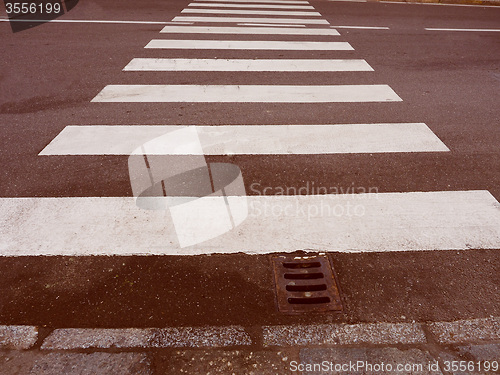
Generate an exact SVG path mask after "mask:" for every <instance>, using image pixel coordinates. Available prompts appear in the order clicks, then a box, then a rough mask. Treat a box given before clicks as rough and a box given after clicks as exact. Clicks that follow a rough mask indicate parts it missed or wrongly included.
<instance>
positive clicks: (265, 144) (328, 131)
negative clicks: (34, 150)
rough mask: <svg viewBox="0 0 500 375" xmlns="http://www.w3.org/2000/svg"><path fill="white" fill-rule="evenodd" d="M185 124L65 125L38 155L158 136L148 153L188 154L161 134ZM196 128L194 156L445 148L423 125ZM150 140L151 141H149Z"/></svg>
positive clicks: (125, 151)
mask: <svg viewBox="0 0 500 375" xmlns="http://www.w3.org/2000/svg"><path fill="white" fill-rule="evenodd" d="M183 128H185V127H184V126H177V125H86V126H84V125H81V126H66V127H65V128H64V129H63V130H62V131H61V133H59V135H58V136H57V137H56V138H54V139H53V140H52V141H51V142H50V143H49V145H47V147H45V148H44V149H43V150H42V151H41V152H40V154H39V155H131V154H132V153H133V152H134V150H136V149H137V148H139V147H141V145H143V144H144V143H146V142H149V141H151V140H154V139H155V138H158V137H162V138H158V139H160V141H158V142H157V143H155V144H154V148H152V147H153V146H151V147H148V154H156V155H174V154H175V155H186V154H188V155H192V152H193V151H192V150H190V149H176V150H173V149H172V148H168V149H167V147H168V145H166V144H165V145H164V143H165V142H163V139H164V138H163V136H167V137H168V133H171V132H175V131H176V130H180V129H183ZM195 128H196V130H197V135H198V137H199V140H200V143H201V146H202V148H203V150H199V151H198V150H197V151H196V152H197V155H257V154H311V155H313V154H340V153H382V152H446V151H449V149H448V148H447V147H446V146H445V145H444V143H443V142H441V140H440V139H439V138H438V137H437V136H436V135H435V134H434V133H433V132H432V130H430V129H429V128H428V127H427V125H426V124H423V123H402V124H340V125H217V126H195ZM172 134H178V133H172ZM162 142H163V143H162ZM187 142H188V140H186V143H187ZM153 143H154V141H153V142H150V144H151V145H153ZM201 151H203V152H202V153H200V152H201Z"/></svg>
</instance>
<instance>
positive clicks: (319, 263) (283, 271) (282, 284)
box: [272, 255, 342, 314]
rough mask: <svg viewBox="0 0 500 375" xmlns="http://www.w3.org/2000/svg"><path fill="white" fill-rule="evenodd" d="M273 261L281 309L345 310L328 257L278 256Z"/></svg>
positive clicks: (289, 311) (292, 310)
mask: <svg viewBox="0 0 500 375" xmlns="http://www.w3.org/2000/svg"><path fill="white" fill-rule="evenodd" d="M272 261H273V266H274V267H273V268H274V280H275V283H276V295H277V299H278V309H279V311H281V312H283V313H289V314H294V313H302V312H324V311H342V301H341V299H340V293H339V288H338V287H337V282H336V280H335V276H334V274H333V270H332V267H331V265H330V262H329V260H328V257H327V256H325V255H311V256H294V255H278V256H274V257H272Z"/></svg>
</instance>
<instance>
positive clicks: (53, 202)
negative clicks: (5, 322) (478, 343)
mask: <svg viewBox="0 0 500 375" xmlns="http://www.w3.org/2000/svg"><path fill="white" fill-rule="evenodd" d="M257 186H259V185H257ZM262 188H263V187H262V186H259V187H258V188H257V187H256V185H255V184H253V185H252V192H253V193H256V192H261V191H262V190H261V189H262ZM304 188H305V187H304ZM231 199H234V201H238V200H241V201H246V202H247V204H248V208H249V214H248V217H247V219H246V220H245V221H244V222H243V223H242V224H240V225H239V226H238V227H237V228H236V229H235V230H233V231H230V232H228V233H226V234H224V235H222V236H220V237H217V238H214V239H211V240H208V241H206V242H203V243H200V244H198V245H194V246H191V247H185V248H182V249H181V248H179V246H178V245H177V243H176V241H177V240H176V233H175V229H174V227H173V225H172V222H171V219H170V213H169V212H168V211H167V210H166V211H163V210H153V211H146V210H141V209H139V208H138V207H137V206H136V204H135V200H134V198H132V197H130V198H128V197H120V198H114V197H102V198H97V197H93V198H88V197H87V198H0V254H1V255H3V256H33V255H98V254H99V255H102V254H105V255H112V254H116V255H132V254H167V255H193V254H207V253H238V252H244V253H252V254H263V253H272V252H291V251H295V250H298V249H307V250H312V251H319V252H325V251H343V252H368V251H406V250H458V249H498V248H500V209H499V207H500V205H499V203H498V202H497V201H496V199H495V198H494V197H493V196H492V195H491V194H490V193H489V192H488V191H445V192H412V193H380V194H340V195H295V196H280V195H271V196H269V195H267V196H264V195H262V196H249V197H231ZM208 203H209V202H208V200H207V204H208ZM193 215H196V212H193ZM188 224H189V223H186V225H188ZM193 230H195V231H204V230H206V229H205V228H203V227H198V228H193ZM256 233H258V235H256Z"/></svg>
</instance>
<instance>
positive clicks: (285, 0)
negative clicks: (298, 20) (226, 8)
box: [196, 0, 309, 5]
mask: <svg viewBox="0 0 500 375" xmlns="http://www.w3.org/2000/svg"><path fill="white" fill-rule="evenodd" d="M196 1H198V2H199V1H202V2H208V3H227V2H228V1H227V0H196ZM231 3H247V4H252V3H266V4H304V5H309V1H295V0H231Z"/></svg>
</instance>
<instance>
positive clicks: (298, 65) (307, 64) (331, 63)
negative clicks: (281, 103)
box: [123, 58, 373, 72]
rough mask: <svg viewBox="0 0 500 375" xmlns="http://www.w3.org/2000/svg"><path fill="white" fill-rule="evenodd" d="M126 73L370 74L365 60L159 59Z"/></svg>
mask: <svg viewBox="0 0 500 375" xmlns="http://www.w3.org/2000/svg"><path fill="white" fill-rule="evenodd" d="M123 70H124V71H176V72H177V71H209V72H213V71H217V72H239V71H249V72H371V71H373V68H372V67H371V66H370V65H368V63H367V62H366V61H365V60H326V59H323V60H313V59H300V60H297V59H295V60H289V59H279V60H271V59H262V60H253V59H248V60H244V59H237V60H228V59H156V58H135V59H132V61H130V62H129V63H128V64H127V66H126V67H125V68H123Z"/></svg>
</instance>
